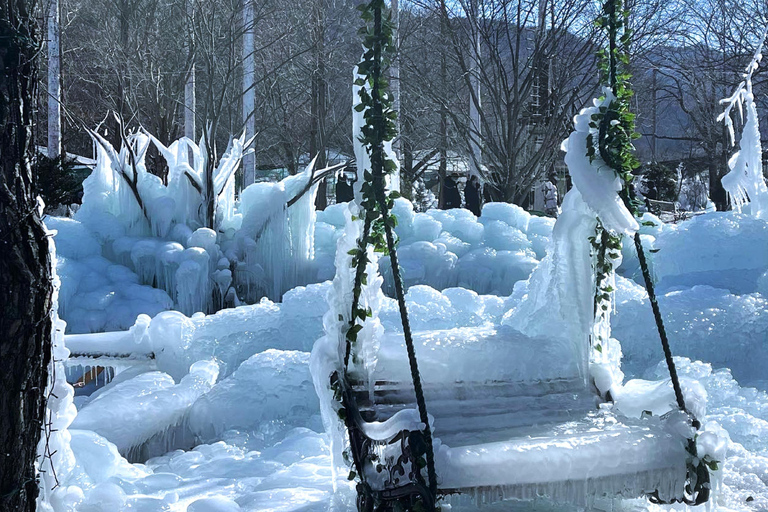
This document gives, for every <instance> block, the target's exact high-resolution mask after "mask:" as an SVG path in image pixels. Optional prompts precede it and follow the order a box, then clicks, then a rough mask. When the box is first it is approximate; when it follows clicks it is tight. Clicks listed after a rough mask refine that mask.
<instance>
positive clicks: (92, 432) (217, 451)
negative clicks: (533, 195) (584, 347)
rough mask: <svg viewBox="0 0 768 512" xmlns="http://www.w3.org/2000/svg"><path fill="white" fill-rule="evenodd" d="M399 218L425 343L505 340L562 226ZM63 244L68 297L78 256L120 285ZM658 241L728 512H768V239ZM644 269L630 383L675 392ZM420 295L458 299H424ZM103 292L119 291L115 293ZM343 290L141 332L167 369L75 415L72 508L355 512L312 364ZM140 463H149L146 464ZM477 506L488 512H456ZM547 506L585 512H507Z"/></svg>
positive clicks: (414, 315) (411, 299)
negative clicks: (722, 439) (703, 399)
mask: <svg viewBox="0 0 768 512" xmlns="http://www.w3.org/2000/svg"><path fill="white" fill-rule="evenodd" d="M398 206H399V208H400V210H401V211H400V215H401V216H402V217H403V219H405V220H406V222H401V223H400V230H401V233H400V236H401V237H402V239H403V249H402V250H403V252H404V253H405V254H408V251H409V250H410V251H413V252H414V253H415V254H414V255H413V256H412V257H406V258H404V259H405V261H406V263H405V266H406V280H408V279H409V276H411V278H412V279H413V281H411V282H410V283H409V284H411V286H410V289H409V291H408V306H409V311H410V314H411V319H412V325H413V327H414V329H415V330H417V331H418V330H425V329H451V328H456V327H469V328H485V327H490V326H493V325H498V324H500V323H501V321H502V318H503V317H504V316H505V314H507V312H508V311H510V310H512V309H513V308H515V307H516V306H517V305H518V304H519V302H520V300H521V298H522V297H523V296H524V295H525V292H526V290H527V287H528V284H527V281H525V280H524V279H525V278H526V277H527V274H528V272H529V271H530V268H532V266H530V267H522V266H520V265H514V264H513V265H512V269H513V273H512V274H504V273H505V272H509V261H510V258H513V259H514V262H517V263H519V262H520V261H532V262H533V265H535V264H536V261H537V260H538V259H541V257H543V247H544V246H546V244H547V241H548V240H549V237H550V233H551V221H548V220H545V219H543V220H539V218H536V217H530V216H528V215H527V214H525V213H524V212H522V211H518V210H516V209H515V208H514V207H508V206H506V205H489V206H490V208H489V207H486V208H487V210H486V211H484V215H483V217H481V218H480V221H479V222H478V220H477V219H475V218H474V217H472V216H471V215H470V214H468V212H465V211H451V212H427V213H425V214H413V213H412V211H410V210H409V209H408V208H406V205H403V204H402V203H400V204H399V205H398ZM486 213H487V216H486ZM337 216H338V213H337V212H334V210H330V211H328V212H326V213H321V214H319V215H318V223H317V228H316V229H317V230H318V232H320V231H323V230H325V231H328V233H326V234H325V235H321V236H317V234H316V240H317V243H318V250H317V253H318V255H319V256H321V255H322V254H323V250H324V249H323V248H322V246H323V243H326V244H328V247H327V248H326V249H327V250H330V245H331V244H332V242H331V241H333V243H335V240H336V239H337V238H338V236H339V234H337V233H335V230H337V229H339V230H340V229H343V228H342V226H343V224H342V222H341V221H340V220H339V219H338V218H336V217H337ZM409 216H410V217H409ZM408 219H410V220H408ZM49 227H51V228H57V229H59V235H58V236H57V239H56V242H57V246H58V247H59V251H60V252H61V253H63V254H64V255H65V256H64V257H62V258H60V259H59V272H61V273H62V274H63V280H64V281H65V284H64V286H63V288H64V290H66V289H67V288H66V287H67V285H66V279H67V272H69V270H68V268H67V265H71V262H72V261H73V260H77V259H78V258H77V257H76V255H78V254H79V255H81V256H82V255H87V256H85V264H86V265H90V266H88V268H87V270H88V271H89V272H92V273H94V274H96V275H99V276H101V275H110V273H109V271H108V268H109V267H107V271H106V272H104V273H103V274H99V271H100V270H104V269H102V267H103V266H104V265H101V266H98V265H95V263H94V262H95V260H94V262H91V261H89V260H87V258H94V257H95V256H98V254H97V253H98V250H97V248H96V247H95V246H94V247H90V245H89V244H88V240H89V239H88V238H87V236H86V235H85V234H83V233H81V231H80V230H81V229H82V228H81V227H78V226H76V225H74V224H73V221H66V220H58V219H50V220H49ZM643 230H644V231H643V232H644V233H645V234H644V242H645V243H646V244H648V246H649V248H653V249H654V250H656V249H658V252H655V253H652V258H653V262H652V263H653V266H654V270H655V273H656V276H657V278H658V280H659V284H660V288H659V293H660V305H661V309H662V311H663V313H664V315H665V320H666V322H667V330H668V332H669V333H670V339H671V341H672V350H673V352H674V353H675V354H676V355H677V356H679V357H678V358H677V359H676V360H677V362H678V371H679V372H680V374H681V375H682V376H684V377H690V378H692V379H695V380H697V381H698V382H699V383H700V384H701V386H702V387H703V389H704V390H705V391H706V395H707V399H708V400H707V411H706V416H704V417H703V418H701V419H702V423H704V424H705V425H706V426H707V428H708V429H709V430H712V431H715V432H721V433H722V434H723V435H727V437H728V438H729V441H728V448H727V452H728V458H727V461H726V463H725V466H724V468H723V471H722V484H721V486H720V489H719V492H718V494H717V499H716V504H717V505H718V507H719V509H721V510H754V511H759V510H766V509H768V442H767V441H766V439H768V393H766V391H767V390H768V377H767V376H766V375H768V374H766V373H765V368H766V363H768V346H767V345H768V299H767V298H766V297H765V296H764V295H763V294H765V293H766V291H768V285H767V284H766V283H768V277H766V275H765V272H766V270H768V223H766V222H765V221H761V220H755V219H753V218H751V217H748V216H746V215H744V214H738V213H711V214H706V215H703V216H699V217H696V218H694V219H692V220H690V221H686V222H684V223H682V224H680V225H677V226H667V225H664V226H662V225H660V224H658V223H657V225H656V226H653V227H651V226H645V227H643ZM331 231H334V233H331ZM70 237H72V238H70ZM323 240H326V242H323ZM510 244H511V245H510ZM91 245H93V244H91ZM627 245H628V244H627ZM449 248H450V249H449ZM505 251H508V252H505ZM473 253H474V254H475V256H473V258H474V260H473V265H480V267H482V268H486V269H487V271H485V272H487V275H485V276H484V277H482V278H481V277H480V276H481V274H482V272H479V271H477V272H476V273H475V274H473V275H472V276H471V277H469V278H467V277H466V272H461V271H459V270H457V268H460V265H461V261H462V259H463V258H467V257H468V256H470V255H472V254H473ZM446 254H449V256H447V257H446ZM459 254H460V255H459ZM500 254H501V256H500ZM450 255H453V256H450ZM429 258H433V259H431V260H430V259H429ZM515 258H516V259H515ZM521 258H522V260H521ZM83 259H84V258H81V261H82V260H83ZM425 262H429V263H425ZM446 262H447V263H446ZM331 264H332V261H331ZM409 265H411V266H410V267H409ZM441 265H443V266H442V267H441ZM635 267H636V263H634V262H633V258H632V255H631V254H629V252H628V251H627V250H626V249H625V258H624V263H623V266H622V268H621V269H620V272H621V273H623V274H624V275H625V276H626V277H618V278H617V282H616V289H617V291H616V296H615V301H614V304H615V309H616V311H615V315H614V318H613V336H614V337H615V338H617V339H619V340H620V341H621V344H622V350H623V356H624V358H623V371H624V372H625V374H626V376H627V379H630V378H646V379H649V380H664V379H668V376H667V374H666V368H665V366H663V364H661V363H660V361H661V360H662V352H661V347H660V344H659V342H658V337H657V335H656V334H655V330H654V324H653V319H652V315H651V312H650V308H649V305H648V300H647V295H646V294H645V291H644V290H643V288H642V287H641V286H639V285H638V284H637V283H636V282H634V281H633V280H632V279H638V275H637V272H636V268H635ZM473 268H477V267H473ZM526 268H528V270H524V269H526ZM440 269H444V272H443V273H440V272H437V271H438V270H440ZM383 271H384V273H385V274H386V268H384V269H383ZM78 272H79V273H81V272H83V270H82V269H81V270H78ZM409 272H410V273H409ZM514 272H518V273H524V275H522V277H521V276H519V275H517V274H514ZM113 273H114V272H113ZM430 273H432V274H430ZM446 275H450V276H454V275H455V276H458V277H450V278H445V276H446ZM437 276H443V277H441V278H440V279H442V280H440V279H438V277H437ZM462 276H464V277H462ZM500 276H501V277H500ZM94 279H96V278H94ZM462 279H465V280H466V279H469V281H461V280H462ZM500 279H501V281H500ZM505 279H506V281H505ZM420 280H423V281H426V282H428V283H432V284H434V285H436V286H437V287H438V288H444V289H443V290H442V291H441V290H438V289H435V288H432V287H430V286H427V285H424V284H415V283H418V282H420ZM470 281H471V282H470ZM80 282H81V283H82V282H83V281H82V278H81V279H80ZM99 283H101V286H102V287H103V286H104V281H103V279H102V280H101V281H99ZM490 283H499V284H497V285H492V284H490ZM457 284H458V285H464V288H458V287H455V286H456V285H457ZM515 284H516V286H515ZM451 286H453V287H451ZM513 286H515V290H514V292H513V293H510V292H511V287H513ZM472 287H476V288H478V289H480V291H485V292H495V294H488V295H478V294H477V293H476V292H474V291H472V290H469V289H467V288H472ZM329 289H330V283H329V282H324V283H318V284H312V285H309V286H306V287H299V288H296V289H294V290H291V291H289V292H288V293H286V294H285V296H284V299H283V302H282V303H273V302H270V301H269V300H266V299H265V300H262V301H261V302H260V303H259V304H255V305H251V306H241V307H239V308H237V309H230V310H224V311H221V312H219V313H218V314H216V315H211V316H204V315H193V316H192V317H191V318H188V317H185V316H184V315H182V314H180V313H175V312H165V313H160V314H159V315H157V316H156V317H155V318H153V319H152V320H150V319H149V317H146V316H142V317H140V318H139V319H138V320H137V322H136V325H135V326H134V327H133V328H132V331H131V333H130V335H129V336H127V337H126V338H125V340H123V341H121V342H120V346H121V349H122V351H126V350H127V351H128V352H130V351H133V352H136V353H148V352H153V353H154V354H155V361H154V369H153V371H151V372H147V371H146V367H145V366H144V367H141V368H144V369H137V370H125V371H123V372H122V373H118V375H117V376H116V378H115V379H114V380H113V381H112V382H111V383H110V384H109V385H108V386H106V387H104V388H102V389H100V390H98V391H97V392H96V393H94V394H93V395H91V396H87V397H86V396H82V397H77V398H76V399H75V403H76V404H77V406H78V409H79V413H78V415H77V417H76V418H75V419H74V423H73V424H72V425H71V427H70V434H71V448H72V453H73V455H74V456H73V457H72V458H71V459H70V460H69V465H68V466H67V468H66V472H63V474H62V475H61V476H60V478H61V481H62V486H61V487H59V488H58V489H57V490H56V491H54V493H53V499H52V503H53V504H54V507H55V509H56V510H79V511H102V510H103V511H116V510H139V511H159V510H169V511H177V510H178V511H183V510H190V511H193V512H194V511H197V512H201V511H229V510H275V511H278V510H279V511H310V510H318V511H319V510H353V509H354V492H353V491H352V489H351V487H350V484H349V483H347V482H345V481H340V482H336V484H337V485H336V491H334V481H333V477H332V462H331V453H330V446H329V439H328V437H327V435H326V434H325V432H324V428H323V424H322V421H321V419H320V406H319V402H318V398H317V396H316V394H315V391H314V388H313V385H312V376H311V374H310V367H309V351H310V350H311V348H312V346H313V344H314V342H315V340H317V339H318V338H320V337H321V336H322V334H323V314H324V313H325V312H326V310H327V308H328V306H327V303H326V301H325V297H326V295H327V294H328V292H329ZM385 289H386V285H385ZM150 290H151V289H150ZM63 293H64V292H63ZM66 293H69V292H66ZM77 293H80V290H79V289H78V291H77ZM146 293H154V292H152V291H147V292H146ZM74 303H75V304H77V303H78V302H77V301H75V302H74ZM100 307H101V308H102V311H103V314H104V315H105V316H109V315H111V314H113V312H115V311H118V310H120V309H121V308H122V307H123V306H121V305H120V302H119V301H118V300H115V301H113V302H110V303H101V306H100ZM110 308H115V309H110ZM153 313H154V312H153ZM133 314H135V313H133ZM379 318H380V320H381V323H382V325H383V327H384V329H385V331H387V332H397V331H399V330H400V323H399V316H398V311H397V308H396V304H395V301H394V300H393V299H391V298H384V299H383V301H382V303H381V308H380V314H379ZM73 349H74V350H76V348H73ZM666 385H667V386H668V387H669V388H670V390H671V386H669V384H668V383H667V384H666ZM670 393H671V391H670ZM438 436H439V433H438ZM177 448H178V449H177ZM121 454H122V455H121ZM125 457H128V458H129V459H130V460H145V459H146V458H147V457H149V458H148V460H145V462H143V463H135V464H131V463H129V462H128V461H127V460H126V458H125ZM608 505H610V506H613V507H614V510H660V509H664V508H665V507H659V506H655V505H651V504H649V503H647V502H646V501H644V500H625V501H618V500H616V501H614V502H611V503H608V504H607V505H606V504H605V503H602V502H598V503H596V504H595V506H596V507H604V506H608ZM466 507H469V508H472V506H471V505H462V506H458V505H456V506H454V507H453V508H455V509H464V508H466ZM536 507H539V508H536ZM542 507H543V508H544V509H549V508H551V509H554V510H571V507H570V506H558V505H553V504H546V503H542V502H536V503H514V502H508V503H504V504H496V505H493V506H491V507H490V508H489V509H490V510H502V509H504V510H508V509H513V508H515V509H516V508H520V509H529V508H536V509H537V510H541V509H542ZM680 508H681V507H680V506H678V507H677V508H676V509H680Z"/></svg>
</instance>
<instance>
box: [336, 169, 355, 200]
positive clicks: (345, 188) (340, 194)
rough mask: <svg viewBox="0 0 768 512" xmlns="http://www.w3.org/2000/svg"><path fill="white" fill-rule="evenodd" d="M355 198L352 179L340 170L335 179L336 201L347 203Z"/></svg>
mask: <svg viewBox="0 0 768 512" xmlns="http://www.w3.org/2000/svg"><path fill="white" fill-rule="evenodd" d="M354 198H355V187H354V181H352V180H351V179H348V178H347V176H346V175H345V174H344V172H343V171H342V172H341V173H339V175H338V176H337V180H336V203H337V204H338V203H348V202H349V201H352V200H353V199H354Z"/></svg>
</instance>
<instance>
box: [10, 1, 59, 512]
mask: <svg viewBox="0 0 768 512" xmlns="http://www.w3.org/2000/svg"><path fill="white" fill-rule="evenodd" d="M1 5H2V9H0V67H1V68H2V69H0V245H2V247H0V290H2V293H0V311H2V314H0V411H2V414H0V510H14V511H25V512H26V511H33V510H35V499H36V497H37V495H38V484H37V480H36V478H35V458H36V455H37V444H38V442H39V440H40V433H41V427H42V421H43V418H44V413H45V386H46V382H47V378H48V363H49V360H50V354H51V318H50V316H49V313H50V308H51V300H52V293H53V284H52V280H51V258H50V254H49V252H48V237H47V234H46V231H45V227H44V226H43V223H42V221H41V219H40V214H39V210H38V208H37V201H36V196H35V194H34V183H33V179H32V168H31V166H30V155H31V152H32V150H33V147H34V145H33V141H32V111H33V106H34V97H35V96H34V87H35V83H36V76H35V74H36V67H35V60H34V59H35V55H36V52H37V50H38V34H37V32H36V26H35V19H34V16H33V13H32V12H30V11H31V10H32V9H33V3H32V2H31V1H30V0H2V4H1Z"/></svg>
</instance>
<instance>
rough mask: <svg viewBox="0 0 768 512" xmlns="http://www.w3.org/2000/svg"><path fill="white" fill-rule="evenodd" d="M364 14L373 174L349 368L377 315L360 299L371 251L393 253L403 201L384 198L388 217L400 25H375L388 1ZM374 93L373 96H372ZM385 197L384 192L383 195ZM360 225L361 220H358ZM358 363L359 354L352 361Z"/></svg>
mask: <svg viewBox="0 0 768 512" xmlns="http://www.w3.org/2000/svg"><path fill="white" fill-rule="evenodd" d="M357 9H358V10H359V11H360V12H361V18H362V19H363V21H364V22H365V25H364V26H363V27H362V28H360V30H359V31H358V33H359V34H360V35H362V36H363V47H364V48H365V52H364V53H363V57H362V60H361V61H360V63H359V64H358V73H359V74H360V75H362V76H360V77H359V78H357V79H356V80H355V85H357V86H359V87H360V92H359V95H360V103H359V104H358V105H357V106H356V107H355V110H357V112H362V113H363V117H364V119H365V125H364V126H363V127H362V137H361V138H360V141H361V142H362V143H363V144H364V145H365V146H367V148H368V152H369V153H370V156H371V169H372V170H371V171H368V170H366V171H364V174H363V178H364V182H363V184H362V201H361V203H360V206H361V210H362V212H363V213H362V214H363V215H364V225H363V235H362V236H361V237H360V239H359V240H358V241H357V247H356V248H354V249H351V250H350V251H349V254H350V255H351V256H352V266H353V267H354V268H355V283H354V288H353V298H352V317H351V319H350V321H349V328H348V330H347V333H346V339H347V351H346V354H345V358H344V365H345V366H346V365H347V364H348V362H349V357H350V352H351V347H353V346H354V345H355V343H356V341H357V335H358V333H359V332H360V330H361V329H362V328H363V324H362V323H358V321H360V322H364V321H365V319H366V318H368V317H370V316H371V310H370V308H362V307H360V294H361V293H362V286H363V285H365V284H367V282H368V274H367V273H366V267H367V266H368V263H369V262H370V260H369V258H368V252H367V246H368V245H369V244H370V245H371V246H373V248H374V251H376V252H381V253H383V254H388V252H389V251H388V248H387V240H386V233H385V231H386V227H387V226H389V227H390V228H392V229H394V228H395V226H397V219H396V218H395V216H394V215H393V214H392V213H391V211H392V208H393V207H394V200H395V199H396V198H397V197H400V193H399V192H397V191H394V190H393V191H391V192H390V193H389V195H388V196H387V197H385V198H384V201H385V203H386V206H387V208H386V212H382V211H381V208H379V205H378V201H379V197H378V194H379V193H380V192H377V191H384V182H385V176H386V175H388V174H392V173H393V172H395V171H396V170H397V164H396V163H395V162H394V160H392V159H391V158H390V157H389V155H388V154H387V152H386V151H384V142H386V141H390V140H392V139H393V138H394V137H395V136H396V135H397V126H396V125H395V120H396V119H397V112H396V111H394V110H393V109H392V104H393V101H392V96H391V95H390V93H389V89H388V88H389V84H388V83H387V80H386V78H385V76H384V73H383V70H384V69H383V68H386V67H387V66H388V65H389V64H390V62H391V56H392V53H393V50H392V36H393V33H394V25H393V23H392V18H391V13H389V12H388V14H387V16H386V17H383V16H382V17H381V24H380V29H379V30H377V27H375V26H374V25H375V24H374V23H373V21H374V16H375V11H376V9H380V10H385V3H384V0H372V1H371V2H369V3H367V4H362V5H359V6H358V7H357ZM369 91H370V92H369ZM381 193H383V192H381ZM353 220H357V219H353ZM352 357H353V359H354V355H353V356H352Z"/></svg>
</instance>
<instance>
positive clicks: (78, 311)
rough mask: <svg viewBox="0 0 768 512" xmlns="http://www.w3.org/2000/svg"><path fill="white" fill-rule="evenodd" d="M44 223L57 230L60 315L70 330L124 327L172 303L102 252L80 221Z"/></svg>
mask: <svg viewBox="0 0 768 512" xmlns="http://www.w3.org/2000/svg"><path fill="white" fill-rule="evenodd" d="M45 223H46V226H47V227H48V228H49V229H51V230H55V232H56V233H55V235H54V241H55V243H56V247H57V257H56V260H55V261H56V270H57V273H58V274H59V276H60V279H61V290H60V292H59V314H60V315H61V317H62V318H64V319H65V320H66V321H67V332H68V333H70V332H75V333H80V332H100V331H116V330H124V329H128V328H129V327H130V326H131V325H133V322H134V321H135V320H136V317H137V316H139V315H140V314H147V315H151V316H154V315H156V314H158V313H160V312H161V311H165V310H167V309H170V308H171V307H173V301H172V300H171V298H170V297H169V296H168V294H167V293H165V292H164V291H163V290H158V289H156V288H153V287H151V286H146V285H144V284H140V282H139V276H138V275H137V274H136V273H135V272H133V271H132V270H131V269H130V268H128V267H126V266H124V265H120V264H116V263H114V262H112V261H110V260H108V259H107V258H105V257H104V256H102V246H101V244H100V242H99V241H98V240H97V239H96V238H95V237H94V235H93V234H92V233H91V231H89V230H88V228H87V227H86V226H85V225H83V224H82V223H81V222H79V221H77V220H74V219H67V218H61V217H46V218H45Z"/></svg>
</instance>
